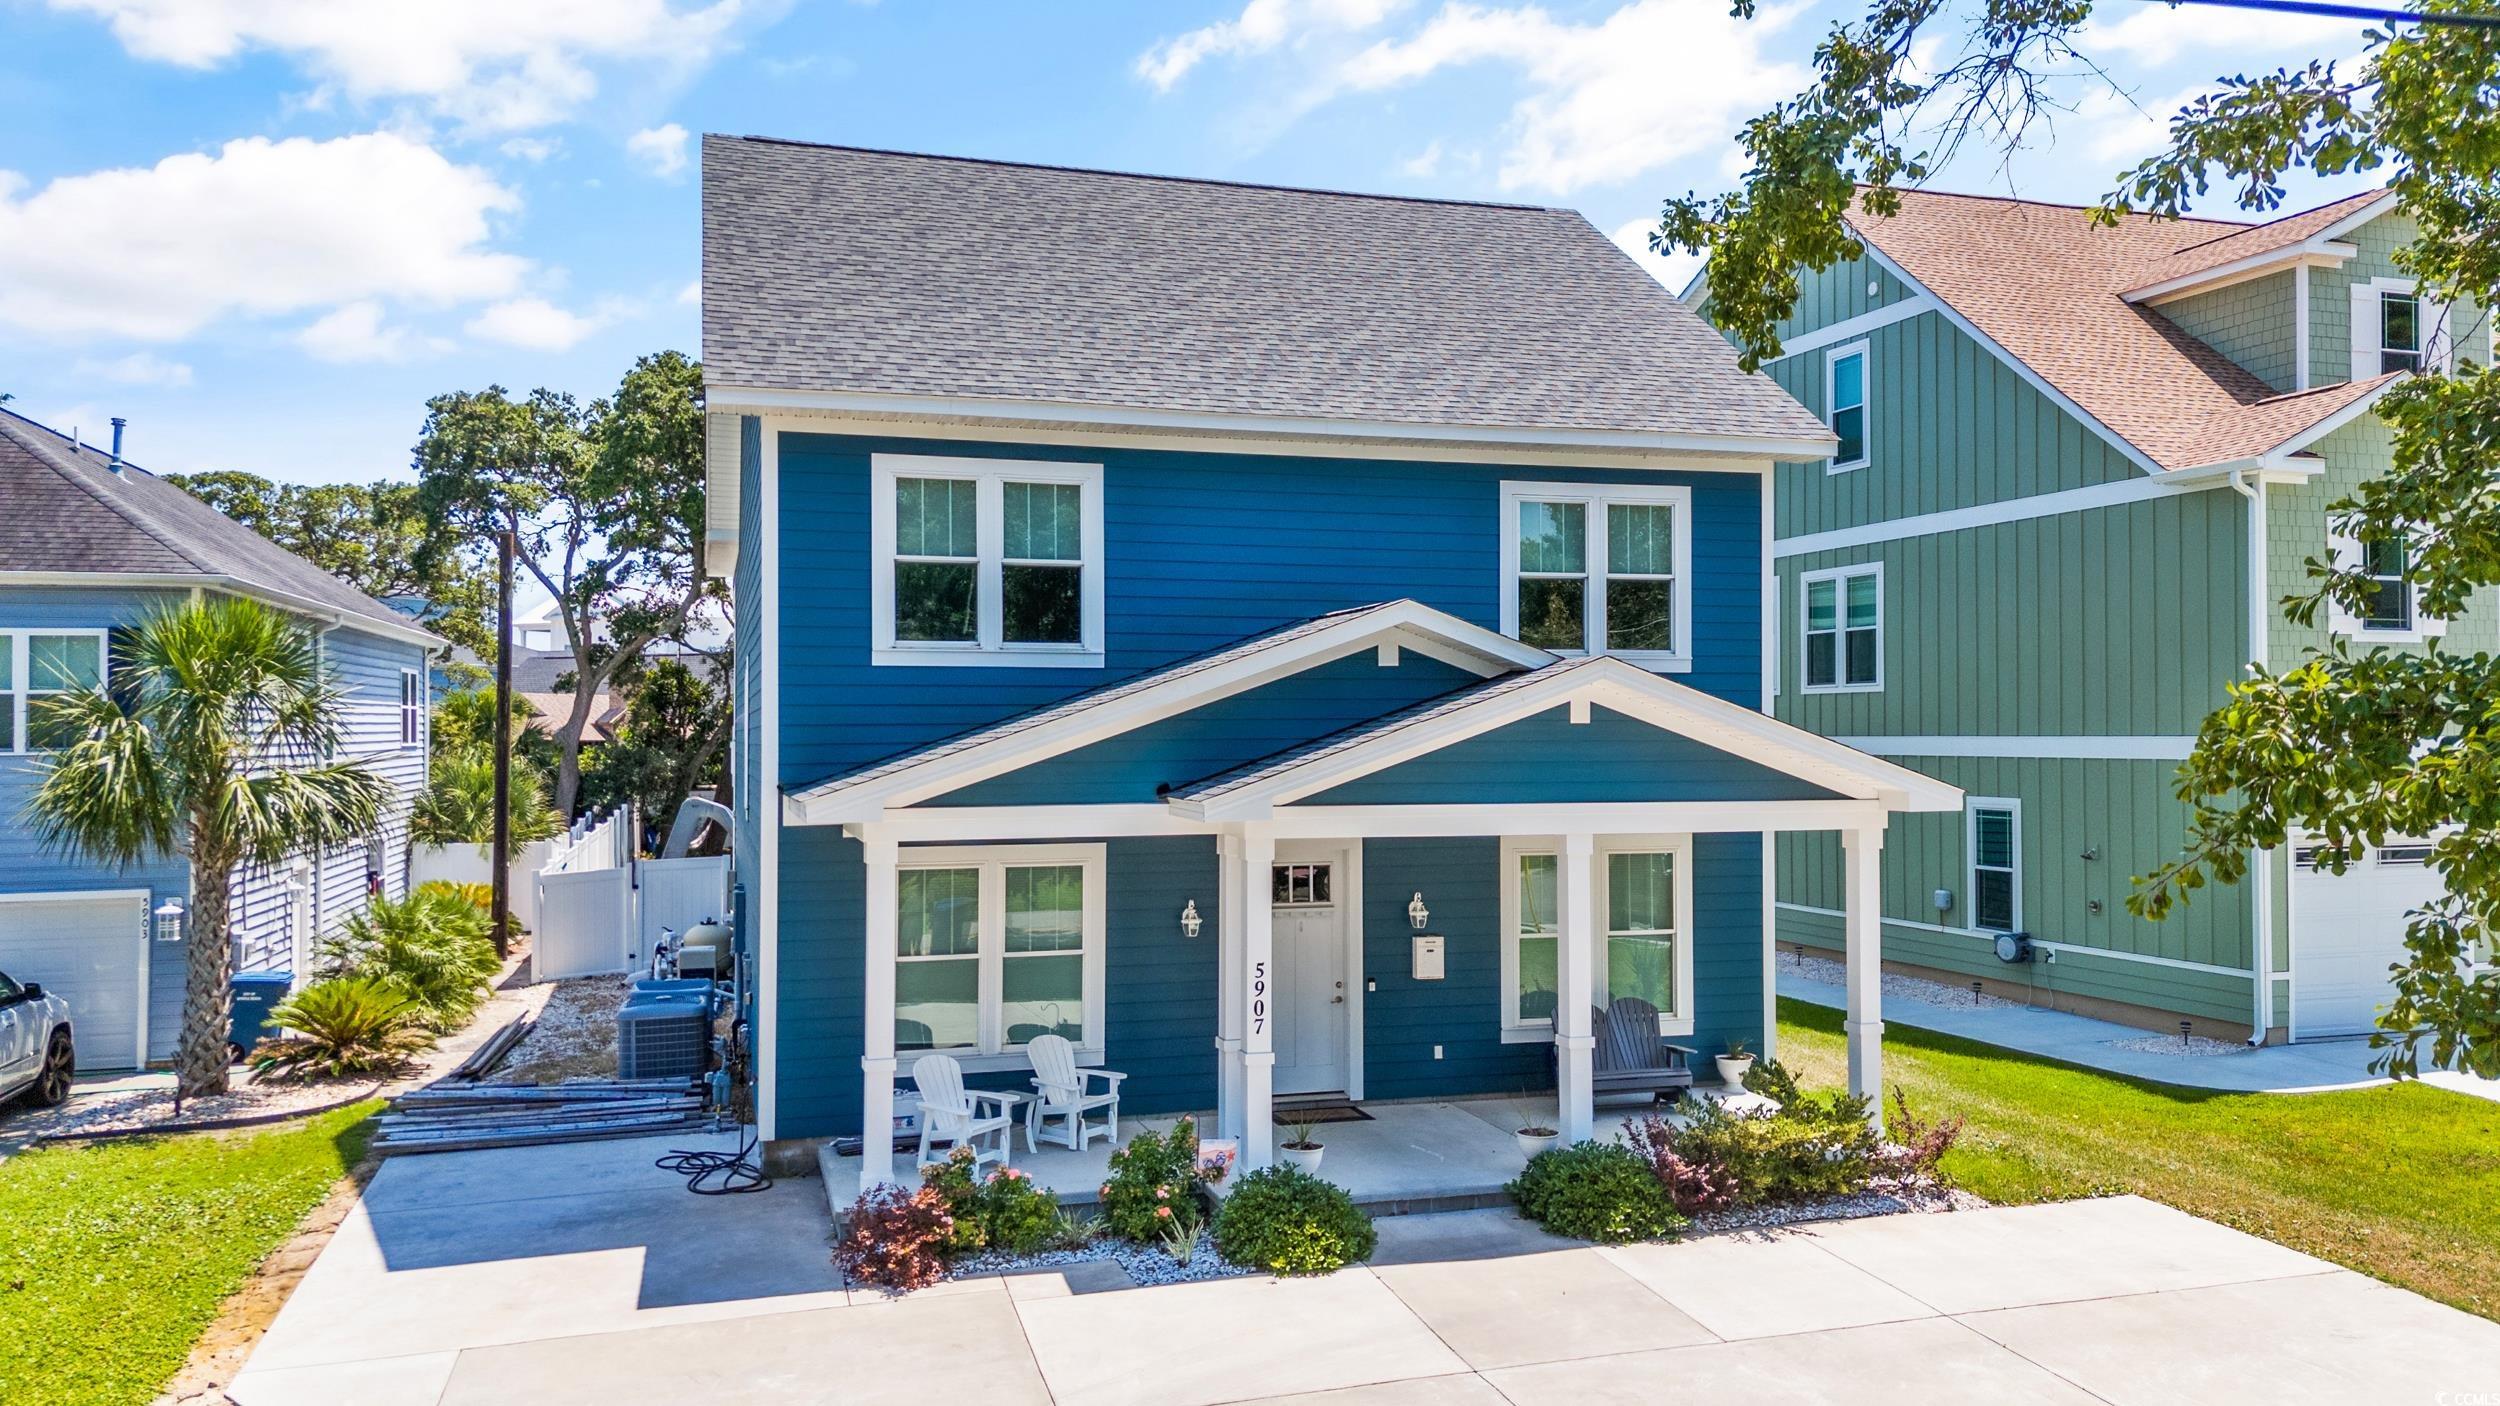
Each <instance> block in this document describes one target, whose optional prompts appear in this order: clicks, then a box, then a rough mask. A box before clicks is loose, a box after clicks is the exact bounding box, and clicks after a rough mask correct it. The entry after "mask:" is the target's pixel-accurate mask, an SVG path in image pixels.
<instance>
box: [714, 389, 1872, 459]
mask: <svg viewBox="0 0 2500 1406" xmlns="http://www.w3.org/2000/svg"><path fill="white" fill-rule="evenodd" d="M704 394H705V398H706V406H707V408H708V409H711V410H714V411H731V412H738V411H745V412H756V413H771V412H780V411H807V410H822V411H830V412H832V413H835V414H851V415H872V416H874V415H894V416H914V417H919V418H922V419H928V420H934V421H940V422H952V421H961V420H994V421H997V420H1003V421H1015V422H1021V423H1024V424H1030V425H1038V426H1063V427H1064V426H1083V427H1087V428H1091V429H1094V430H1097V431H1102V430H1111V431H1118V430H1125V429H1142V430H1165V431H1177V432H1182V433H1191V432H1196V433H1211V434H1218V435H1229V436H1236V437H1247V438H1254V439H1255V438H1268V437H1275V438H1284V439H1310V438H1314V437H1317V438H1326V439H1333V440H1351V441H1358V442H1359V441H1375V440H1376V441H1385V442H1389V443H1397V442H1422V443H1435V444H1489V445H1501V446H1508V447H1535V448H1544V449H1606V450H1629V451H1635V452H1647V453H1656V454H1720V455H1728V456H1732V457H1742V458H1770V459H1786V460H1797V459H1819V458H1821V457H1822V456H1823V455H1825V454H1827V453H1829V452H1830V448H1831V446H1830V445H1828V444H1827V443H1824V442H1823V441H1821V440H1819V439H1805V438H1789V437H1787V436H1760V435H1719V434H1707V433H1700V432H1694V431H1680V430H1631V429H1603V430H1596V429H1571V428H1563V427H1547V426H1520V425H1446V424H1426V423H1413V424H1409V423H1402V422H1395V421H1387V420H1334V419H1324V418H1320V417H1316V416H1299V415H1237V414H1218V413H1210V412H1204V411H1183V410H1155V409H1145V408H1139V407H1133V406H1119V405H1089V404H1083V403H1078V402H1068V401H1048V400H1017V399H1011V398H1006V397H985V396H937V395H892V394H877V393H866V392H851V391H809V390H791V389H786V388H781V387H773V386H742V385H733V384H719V383H714V384H707V385H706V386H705V387H704ZM884 432H885V433H888V434H895V433H902V432H904V431H903V430H902V429H901V428H899V427H894V426H889V427H888V428H887V429H886V430H885V431H884Z"/></svg>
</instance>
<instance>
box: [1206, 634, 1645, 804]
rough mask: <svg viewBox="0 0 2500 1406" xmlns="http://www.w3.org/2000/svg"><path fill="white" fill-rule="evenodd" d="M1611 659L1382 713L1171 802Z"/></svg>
mask: <svg viewBox="0 0 2500 1406" xmlns="http://www.w3.org/2000/svg"><path fill="white" fill-rule="evenodd" d="M1606 657H1607V656H1605V655H1602V654H1593V655H1589V656H1587V657H1585V658H1580V659H1568V660H1564V661H1562V662H1559V663H1554V664H1547V665H1545V666H1544V667H1542V668H1537V669H1530V670H1527V671H1525V672H1524V673H1517V674H1505V675H1502V676H1500V677H1496V678H1490V679H1486V680H1484V681H1483V682H1481V683H1475V684H1469V685H1467V686H1466V687H1463V688H1460V689H1458V690H1456V691H1455V692H1451V693H1445V694H1442V695H1441V696H1440V697H1438V698H1427V699H1424V700H1423V701H1422V702H1420V703H1415V704H1412V705H1410V706H1408V707H1404V708H1400V709H1398V710H1397V711H1395V712H1391V713H1383V714H1381V715H1380V716H1379V717H1376V718H1371V719H1368V720H1366V721H1363V722H1359V723H1355V724H1353V725H1351V726H1348V727H1343V728H1340V729H1338V730H1337V731H1335V732H1332V733H1329V734H1327V735H1325V736H1322V737H1315V738H1312V739H1311V740H1310V741H1308V742H1305V743H1303V744H1302V745H1301V746H1298V747H1289V748H1287V749H1286V750H1284V751H1281V752H1278V753H1276V754H1274V755H1273V756H1266V757H1260V758H1258V759H1257V760H1255V761H1249V762H1244V763H1242V764H1241V765H1240V766H1237V767H1234V768H1232V769H1231V770H1229V771H1219V772H1217V773H1216V774H1215V775H1213V776H1208V777H1203V778H1201V779H1199V780H1196V781H1192V782H1190V783H1189V784H1187V785H1185V786H1176V787H1174V788H1173V790H1172V798H1173V799H1174V800H1182V801H1205V800H1212V799H1214V798H1215V797H1217V796H1223V795H1229V794H1231V793H1232V792H1235V791H1238V790H1241V789H1243V788H1244V787H1248V786H1255V785H1257V784H1258V783H1259V782H1262V781H1265V780H1266V779H1268V778H1269V777H1271V776H1275V775H1277V774H1278V773H1280V772H1285V771H1291V770H1292V769H1293V768H1295V767H1298V766H1301V765H1303V764H1304V763H1306V762H1313V761H1317V760H1319V759H1320V758H1322V757H1326V756H1330V755H1333V754H1335V753H1338V752H1342V751H1345V750H1346V749H1347V748H1349V747H1358V746H1361V745H1362V744H1363V743H1366V742H1369V741H1371V740H1372V739H1373V738H1375V737H1384V736H1387V735H1388V734H1390V733H1393V732H1397V731H1399V730H1401V729H1403V728H1409V727H1415V726H1417V725H1419V724H1422V723H1428V722H1430V721H1432V720H1433V719H1435V718H1438V717H1442V716H1444V715H1445V714H1449V713H1454V712H1458V711H1459V710H1461V709H1465V708H1472V707H1474V706H1475V705H1477V704H1479V703H1482V702H1484V701H1485V700H1486V699H1489V698H1499V697H1501V696H1502V695H1503V694H1505V693H1510V692H1513V691H1515V690H1518V689H1522V688H1527V687H1529V686H1531V685H1534V684H1542V683H1546V682H1548V681H1550V680H1552V679H1553V678H1554V677H1555V676H1556V675H1559V674H1565V673H1569V672H1570V671H1572V670H1574V669H1583V668H1588V667H1591V666H1593V665H1595V664H1596V663H1597V662H1598V661H1599V660H1602V659H1604V658H1606Z"/></svg>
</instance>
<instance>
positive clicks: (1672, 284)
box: [1609, 220, 1708, 293]
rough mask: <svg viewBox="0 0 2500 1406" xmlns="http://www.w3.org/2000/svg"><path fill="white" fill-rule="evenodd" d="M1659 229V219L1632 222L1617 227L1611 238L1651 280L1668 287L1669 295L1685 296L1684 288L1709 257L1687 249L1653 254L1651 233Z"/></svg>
mask: <svg viewBox="0 0 2500 1406" xmlns="http://www.w3.org/2000/svg"><path fill="white" fill-rule="evenodd" d="M1656 228H1658V222H1657V221H1656V220H1633V221H1630V222H1628V223H1626V224H1621V225H1617V226H1616V227H1615V232H1614V233H1613V234H1612V235H1611V236H1609V237H1610V238H1612V239H1613V240H1614V242H1615V247H1616V248H1618V249H1621V250H1622V251H1623V252H1624V253H1626V254H1629V255H1631V256H1632V262H1634V263H1636V264H1639V265H1640V266H1641V267H1642V268H1643V269H1644V270H1646V271H1647V272H1648V273H1649V276H1650V277H1652V278H1655V279H1657V280H1658V281H1659V282H1660V283H1663V284H1665V285H1667V291H1668V292H1670V293H1682V292H1683V291H1684V288H1685V286H1686V285H1687V284H1689V283H1691V282H1692V281H1693V275H1694V274H1697V273H1699V272H1701V266H1702V264H1703V263H1705V262H1706V261H1707V260H1708V256H1707V255H1704V254H1696V253H1693V252H1691V251H1690V250H1685V249H1678V250H1676V251H1675V252H1674V253H1672V254H1653V253H1651V252H1650V249H1649V232H1650V231H1651V230H1654V229H1656Z"/></svg>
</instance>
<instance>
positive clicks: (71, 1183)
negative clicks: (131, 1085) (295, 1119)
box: [0, 1103, 378, 1406]
mask: <svg viewBox="0 0 2500 1406" xmlns="http://www.w3.org/2000/svg"><path fill="white" fill-rule="evenodd" d="M377 1106H378V1105H377V1104H370V1103H369V1104H359V1105H358V1106H356V1107H354V1108H347V1109H341V1110H339V1111H337V1112H335V1113H328V1114H324V1115H322V1116H321V1117H318V1118H314V1119H312V1120H310V1121H309V1122H306V1123H301V1124H296V1125H292V1126H287V1127H283V1128H280V1129H276V1130H273V1131H269V1132H262V1133H234V1134H227V1135H220V1134H214V1133H205V1134H193V1135H191V1136H189V1137H179V1138H150V1139H144V1140H140V1141H133V1142H121V1143H102V1144H97V1145H94V1146H90V1147H63V1148H53V1149H47V1150H44V1151H40V1152H31V1153H27V1154H25V1155H23V1156H19V1157H13V1158H10V1159H9V1160H8V1161H5V1162H0V1401H5V1402H8V1403H10V1406H54V1403H60V1404H61V1406H69V1403H78V1406H88V1403H96V1406H107V1404H109V1406H128V1404H129V1403H141V1402H146V1401H148V1400H150V1399H151V1398H153V1397H154V1396H155V1395H156V1393H157V1390H158V1388H159V1387H160V1386H162V1385H163V1384H164V1382H165V1381H166V1380H167V1379H168V1378H170V1377H172V1376H173V1374H174V1373H175V1372H176V1371H178V1370H180V1369H181V1367H182V1364H183V1361H184V1359H185V1358H186V1357H188V1356H189V1354H190V1351H191V1343H192V1341H193V1340H194V1339H195V1338H197V1337H198V1336H199V1335H200V1333H201V1331H202V1330H203V1329H205V1328H206V1327H207V1326H208V1325H209V1323H210V1321H211V1320H212V1319H214V1318H215V1317H216V1314H217V1306H218V1304H219V1303H220V1302H222V1301H223V1300H224V1299H225V1297H226V1296H227V1295H228V1294H230V1293H232V1292H233V1291H234V1290H235V1289H236V1288H237V1287H238V1286H240V1285H241V1284H242V1282H243V1280H244V1278H245V1276H247V1275H249V1274H250V1273H251V1271H252V1269H253V1268H254V1266H256V1265H258V1264H259V1263H260V1262H261V1260H262V1259H263V1258H265V1257H267V1255H268V1254H269V1252H270V1251H272V1250H274V1249H276V1248H277V1247H278V1246H280V1245H281V1244H284V1243H285V1242H286V1240H287V1238H288V1237H289V1236H290V1235H292V1234H293V1233H294V1231H295V1227H296V1224H297V1223H298V1222H300V1221H301V1220H303V1218H304V1217H305V1216H306V1215H307V1214H309V1213H310V1212H311V1211H312V1209H313V1208H314V1207H315V1206H318V1205H320V1204H321V1202H322V1200H323V1198H325V1197H326V1196H328V1195H329V1193H330V1189H331V1187H333V1186H335V1185H336V1184H337V1183H338V1180H339V1178H340V1177H342V1176H344V1175H346V1173H347V1170H348V1168H350V1167H352V1166H353V1165H355V1162H356V1159H357V1158H358V1157H360V1156H362V1155H363V1152H364V1144H365V1137H366V1131H367V1119H369V1118H370V1117H371V1116H372V1114H373V1112H374V1110H375V1108H376V1107H377Z"/></svg>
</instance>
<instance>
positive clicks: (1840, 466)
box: [1823, 342, 1867, 474]
mask: <svg viewBox="0 0 2500 1406" xmlns="http://www.w3.org/2000/svg"><path fill="white" fill-rule="evenodd" d="M1823 404H1824V405H1826V406H1828V407H1829V408H1830V416H1829V423H1830V425H1831V427H1832V433H1833V434H1835V435H1837V436H1839V438H1840V446H1839V447H1838V448H1837V449H1834V450H1833V451H1832V461H1831V463H1830V464H1829V465H1828V466H1827V467H1826V468H1825V472H1827V473H1835V474H1836V473H1843V472H1846V471H1848V470H1850V469H1862V468H1865V467H1866V460H1867V448H1866V430H1867V425H1866V343H1864V342H1851V343H1849V344H1848V345H1847V346H1843V347H1834V348H1832V349H1831V350H1830V351H1828V352H1826V353H1824V355H1823Z"/></svg>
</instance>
